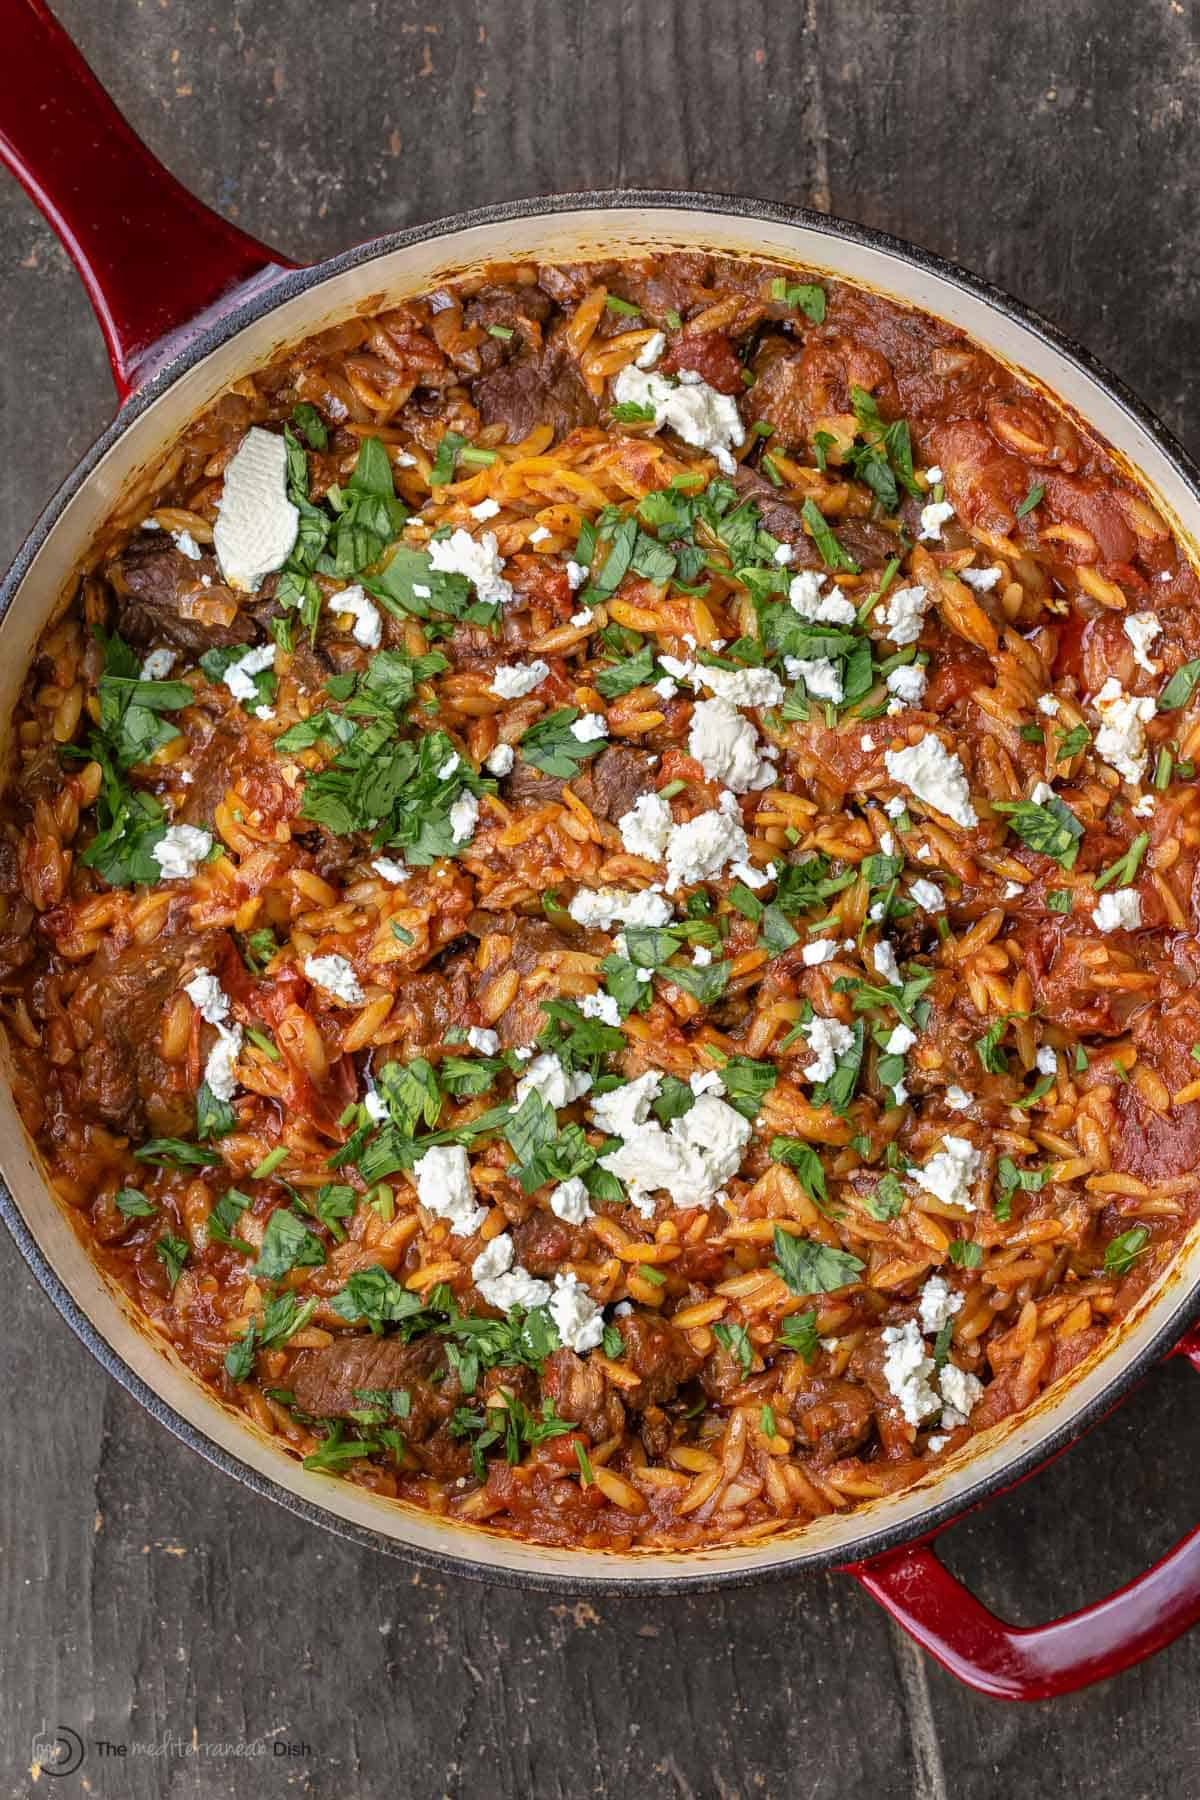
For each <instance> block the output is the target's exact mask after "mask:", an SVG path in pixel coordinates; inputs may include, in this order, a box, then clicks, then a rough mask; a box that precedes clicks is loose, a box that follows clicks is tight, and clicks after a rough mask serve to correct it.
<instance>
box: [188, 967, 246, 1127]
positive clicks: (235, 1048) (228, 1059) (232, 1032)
mask: <svg viewBox="0 0 1200 1800" xmlns="http://www.w3.org/2000/svg"><path fill="white" fill-rule="evenodd" d="M183 991H184V993H185V994H186V995H187V997H188V999H189V1000H190V1001H191V1003H192V1005H193V1006H194V1007H195V1008H196V1011H197V1012H198V1013H199V1014H200V1017H201V1018H202V1019H203V1020H204V1022H205V1024H207V1025H215V1026H216V1028H217V1041H216V1043H215V1044H214V1045H213V1048H212V1050H211V1051H210V1052H209V1056H208V1062H207V1064H206V1066H205V1070H204V1079H205V1081H206V1082H207V1083H208V1086H209V1089H210V1091H211V1092H212V1093H213V1094H214V1095H215V1096H216V1098H217V1099H218V1100H223V1101H225V1103H226V1104H228V1103H229V1101H230V1100H232V1099H233V1096H234V1094H235V1092H236V1091H237V1077H236V1076H235V1074H234V1066H235V1064H236V1062H237V1059H238V1057H239V1056H240V1055H241V1049H242V1028H241V1026H240V1025H236V1024H230V1023H229V1004H230V1003H229V996H228V994H227V993H226V992H225V990H224V988H223V987H222V986H221V983H220V982H219V981H218V980H217V977H216V976H215V975H212V974H210V973H209V971H208V970H207V969H198V970H197V971H196V973H195V974H194V975H193V976H192V979H191V980H190V981H189V982H187V983H186V984H185V986H184V990H183Z"/></svg>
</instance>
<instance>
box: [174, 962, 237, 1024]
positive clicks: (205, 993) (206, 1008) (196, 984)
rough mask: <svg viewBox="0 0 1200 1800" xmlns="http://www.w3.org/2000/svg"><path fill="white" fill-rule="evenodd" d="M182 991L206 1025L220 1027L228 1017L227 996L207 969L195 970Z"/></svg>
mask: <svg viewBox="0 0 1200 1800" xmlns="http://www.w3.org/2000/svg"><path fill="white" fill-rule="evenodd" d="M183 991H184V993H185V994H186V995H187V997H188V999H189V1000H190V1001H191V1003H192V1005H193V1006H194V1007H195V1008H196V1011H197V1012H198V1013H199V1014H200V1017H201V1018H202V1019H203V1020H204V1021H205V1022H206V1024H209V1025H222V1024H224V1022H225V1020H226V1019H227V1018H228V1017H229V996H228V994H227V993H226V992H225V990H224V988H223V987H222V986H221V983H220V982H219V981H218V980H217V977H216V976H215V975H212V974H210V973H209V971H208V970H207V969H197V971H196V973H195V974H194V975H193V976H192V979H191V980H190V981H188V982H186V983H185V984H184V989H183Z"/></svg>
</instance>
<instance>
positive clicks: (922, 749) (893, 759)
mask: <svg viewBox="0 0 1200 1800" xmlns="http://www.w3.org/2000/svg"><path fill="white" fill-rule="evenodd" d="M883 762H884V767H885V768H886V769H887V772H888V774H889V775H890V776H891V778H892V780H893V781H898V782H899V783H900V785H901V787H906V788H907V789H908V790H909V792H910V793H911V794H915V795H916V797H917V799H918V800H923V801H924V802H925V804H926V806H932V807H934V808H935V809H936V810H937V811H938V812H940V813H945V815H946V817H947V818H948V819H953V821H954V823H955V824H956V825H961V826H963V827H964V828H966V827H969V826H972V825H977V824H978V823H979V819H978V815H977V814H976V811H975V808H974V807H973V806H972V805H971V790H970V788H969V787H968V786H967V777H966V775H965V773H964V772H963V766H962V763H961V762H960V761H959V759H958V757H957V756H956V755H954V754H953V752H952V751H949V750H947V749H946V746H945V745H944V744H943V743H942V740H941V739H940V738H939V737H936V736H935V735H934V733H933V732H932V731H930V732H927V733H926V735H925V736H924V737H923V738H922V739H921V740H920V742H919V743H916V744H910V745H908V747H907V748H906V749H904V750H885V751H884V755H883Z"/></svg>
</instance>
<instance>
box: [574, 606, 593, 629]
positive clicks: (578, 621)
mask: <svg viewBox="0 0 1200 1800" xmlns="http://www.w3.org/2000/svg"><path fill="white" fill-rule="evenodd" d="M591 622H592V609H591V607H590V606H581V607H580V609H579V611H578V612H577V613H572V614H571V623H572V625H575V626H580V625H590V624H591Z"/></svg>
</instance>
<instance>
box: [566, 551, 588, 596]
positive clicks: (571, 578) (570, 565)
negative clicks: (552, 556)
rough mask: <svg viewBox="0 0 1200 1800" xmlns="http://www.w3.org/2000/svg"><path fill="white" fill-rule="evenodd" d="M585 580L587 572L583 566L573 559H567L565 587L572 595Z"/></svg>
mask: <svg viewBox="0 0 1200 1800" xmlns="http://www.w3.org/2000/svg"><path fill="white" fill-rule="evenodd" d="M587 578H588V572H587V570H586V569H585V568H584V566H583V564H582V563H577V562H575V561H574V559H573V558H572V559H568V562H567V586H568V587H569V588H570V590H571V592H572V593H573V594H574V593H576V592H577V591H578V590H579V589H580V588H581V587H582V586H583V584H584V582H585V581H586V580H587Z"/></svg>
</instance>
